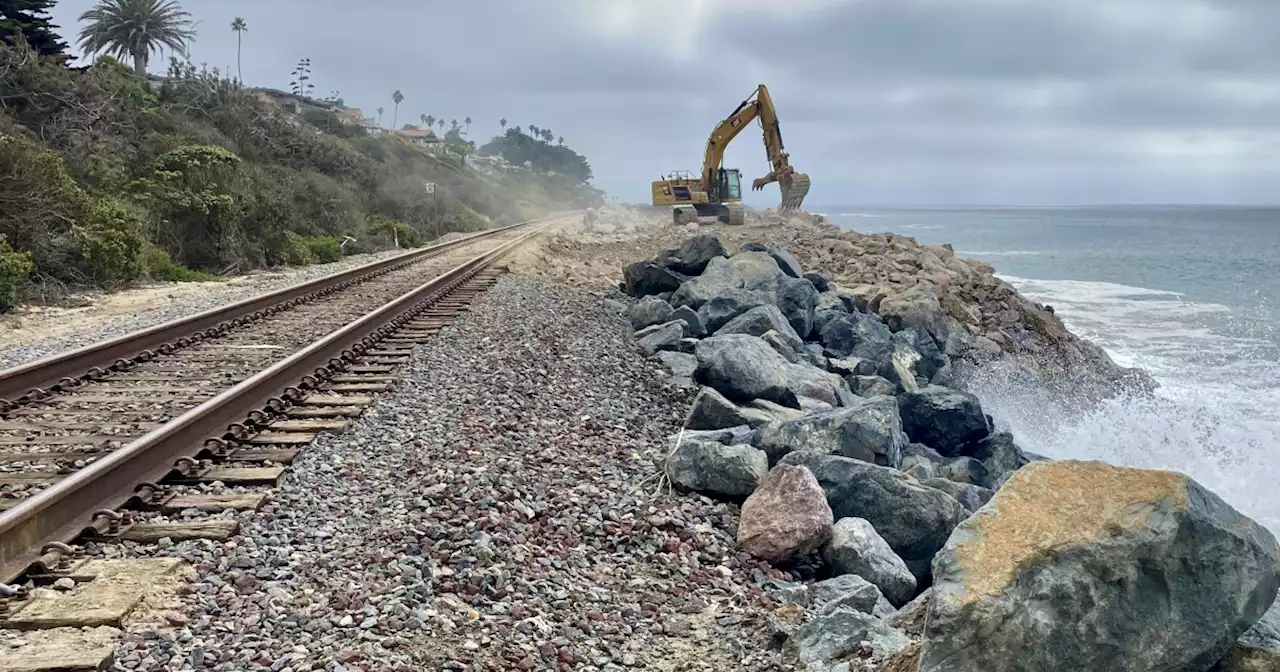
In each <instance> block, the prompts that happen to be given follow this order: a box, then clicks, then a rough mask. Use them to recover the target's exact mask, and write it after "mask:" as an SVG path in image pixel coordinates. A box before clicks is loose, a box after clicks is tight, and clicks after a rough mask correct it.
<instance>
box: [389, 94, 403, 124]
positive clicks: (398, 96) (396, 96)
mask: <svg viewBox="0 0 1280 672" xmlns="http://www.w3.org/2000/svg"><path fill="white" fill-rule="evenodd" d="M391 100H392V101H393V102H394V103H395V104H396V110H395V113H394V114H392V115H391V128H395V127H396V120H397V119H399V118H400V103H402V102H404V94H403V93H400V89H396V90H395V93H393V94H391Z"/></svg>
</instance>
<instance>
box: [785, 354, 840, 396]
mask: <svg viewBox="0 0 1280 672" xmlns="http://www.w3.org/2000/svg"><path fill="white" fill-rule="evenodd" d="M786 371H787V380H788V383H787V385H788V388H789V389H790V390H791V391H792V392H794V393H795V394H796V396H801V397H809V398H810V399H817V400H819V401H822V402H824V403H827V404H830V405H831V406H843V405H847V402H852V401H856V397H855V396H854V395H853V393H852V392H849V391H848V387H847V386H846V385H845V382H844V379H842V378H841V377H840V376H837V375H836V374H834V373H828V372H826V371H824V370H822V369H819V368H818V367H816V366H810V365H809V364H806V363H795V364H788V366H787V367H786Z"/></svg>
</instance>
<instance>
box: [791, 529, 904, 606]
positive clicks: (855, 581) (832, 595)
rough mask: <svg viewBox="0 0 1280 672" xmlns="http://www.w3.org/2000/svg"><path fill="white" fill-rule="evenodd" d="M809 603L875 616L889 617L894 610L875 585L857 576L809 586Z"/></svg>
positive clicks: (846, 576)
mask: <svg viewBox="0 0 1280 672" xmlns="http://www.w3.org/2000/svg"><path fill="white" fill-rule="evenodd" d="M832 529H833V531H834V529H835V528H832ZM809 601H810V602H811V603H812V604H813V605H814V606H816V607H835V606H842V607H849V608H851V609H857V610H858V611H861V612H863V613H865V614H872V615H874V616H888V615H889V614H892V613H893V610H894V607H893V604H892V603H891V602H889V600H887V599H885V596H884V593H881V592H880V589H879V588H878V587H876V585H875V584H874V583H872V582H870V581H868V580H866V579H864V578H862V577H861V576H858V575H857V574H842V575H840V576H836V577H832V578H830V579H827V580H825V581H819V582H817V583H815V584H813V585H811V586H809Z"/></svg>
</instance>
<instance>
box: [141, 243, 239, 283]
mask: <svg viewBox="0 0 1280 672" xmlns="http://www.w3.org/2000/svg"><path fill="white" fill-rule="evenodd" d="M139 262H140V263H141V265H142V272H143V273H145V274H146V276H147V277H149V278H151V279H152V280H163V281H167V282H208V281H212V280H218V279H219V278H218V276H216V275H214V274H212V273H209V272H206V271H193V270H191V269H189V268H187V267H186V266H183V265H181V264H175V263H173V259H172V258H170V257H169V253H168V252H166V251H165V249H164V248H163V247H159V246H158V245H153V244H151V243H147V244H145V245H144V246H143V248H142V254H140V255H139Z"/></svg>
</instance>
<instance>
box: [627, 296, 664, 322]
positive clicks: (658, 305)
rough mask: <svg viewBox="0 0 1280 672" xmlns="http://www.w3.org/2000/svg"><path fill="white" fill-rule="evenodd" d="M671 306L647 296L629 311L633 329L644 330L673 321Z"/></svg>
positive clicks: (628, 315) (628, 314)
mask: <svg viewBox="0 0 1280 672" xmlns="http://www.w3.org/2000/svg"><path fill="white" fill-rule="evenodd" d="M672 312H673V311H672V308H671V304H669V303H667V302H666V301H663V300H662V299H659V298H658V297H656V296H646V297H643V298H641V299H640V300H639V301H637V302H635V303H634V304H633V305H632V306H631V309H630V310H628V311H627V317H629V318H630V319H631V328H632V329H644V328H645V327H651V326H653V325H655V324H662V323H664V322H670V321H671V313H672Z"/></svg>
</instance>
